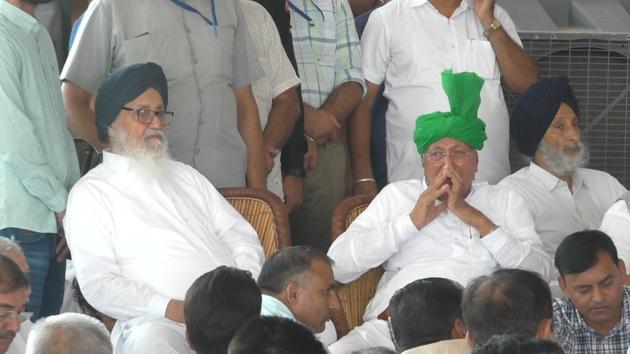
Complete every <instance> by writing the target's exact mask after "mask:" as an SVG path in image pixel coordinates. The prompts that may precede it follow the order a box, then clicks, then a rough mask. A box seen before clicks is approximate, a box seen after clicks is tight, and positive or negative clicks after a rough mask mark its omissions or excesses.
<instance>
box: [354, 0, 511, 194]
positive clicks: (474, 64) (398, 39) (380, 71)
mask: <svg viewBox="0 0 630 354" xmlns="http://www.w3.org/2000/svg"><path fill="white" fill-rule="evenodd" d="M472 3H473V1H472V0H463V1H462V2H461V4H460V6H459V7H458V8H457V9H456V10H455V12H454V13H453V15H452V16H451V17H450V18H446V17H445V16H444V15H442V14H440V13H439V12H438V11H437V10H436V9H435V7H433V5H431V3H430V2H428V1H427V0H396V1H390V2H389V3H387V4H385V5H384V6H382V7H380V8H378V9H377V10H374V12H372V14H371V15H370V20H369V22H368V23H367V25H366V27H365V31H364V32H363V36H362V37H361V53H362V56H361V69H362V70H363V75H364V77H365V79H366V80H367V81H370V82H372V83H374V84H381V83H383V82H384V83H385V91H384V93H383V95H384V96H385V97H387V99H388V100H389V106H388V108H387V115H386V122H387V137H386V141H387V169H388V171H387V175H388V176H387V177H388V180H389V181H390V182H395V181H401V180H406V179H410V178H421V177H422V175H423V169H422V162H421V159H420V156H419V155H418V152H417V150H416V146H415V144H414V143H413V139H412V137H413V131H414V129H415V123H416V118H417V117H418V116H420V115H422V114H426V113H432V112H435V111H443V112H448V111H450V107H449V103H448V98H447V96H446V94H445V93H444V89H443V88H442V79H441V75H440V74H441V73H442V71H444V70H445V69H452V70H453V72H455V73H458V72H465V71H470V72H475V73H476V74H477V75H479V76H480V77H481V78H483V79H484V80H485V83H484V85H483V88H482V90H481V105H480V107H479V115H478V116H479V117H480V118H481V119H482V120H483V121H484V122H485V123H486V133H487V134H488V140H487V141H486V144H485V146H484V148H483V150H481V152H480V153H479V173H478V174H477V179H478V180H481V181H489V182H490V183H497V182H499V181H500V180H501V178H503V177H505V176H507V175H508V174H509V173H510V164H509V158H508V151H509V132H508V120H509V119H508V112H507V108H506V105H505V100H504V97H503V91H502V89H501V72H500V71H499V65H498V63H497V60H496V57H495V54H494V50H493V49H492V46H491V45H490V42H488V40H487V38H486V37H484V35H483V32H484V30H485V28H484V27H483V25H482V24H481V22H480V21H479V19H478V18H477V15H476V14H475V12H474V9H473V5H472ZM494 14H495V16H496V17H497V19H498V20H499V21H501V23H502V25H503V28H504V29H505V31H507V33H508V35H509V36H510V37H511V38H512V39H513V40H514V42H516V44H518V45H521V42H520V39H519V38H518V34H517V33H516V28H515V26H514V23H513V22H512V20H511V19H510V17H509V16H508V14H507V13H506V12H505V11H504V10H503V9H502V8H501V7H499V6H496V7H495V11H494Z"/></svg>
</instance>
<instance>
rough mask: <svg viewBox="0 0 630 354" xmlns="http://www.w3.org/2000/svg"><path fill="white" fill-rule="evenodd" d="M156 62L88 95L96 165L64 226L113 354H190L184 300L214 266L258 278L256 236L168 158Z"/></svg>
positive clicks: (204, 183) (117, 75)
mask: <svg viewBox="0 0 630 354" xmlns="http://www.w3.org/2000/svg"><path fill="white" fill-rule="evenodd" d="M167 105H168V89H167V84H166V78H165V76H164V73H163V71H162V68H161V67H160V66H158V65H157V64H153V63H147V64H136V65H131V66H128V67H123V68H120V69H117V70H115V71H113V72H112V73H111V74H110V75H109V77H108V78H107V79H106V80H105V81H104V82H103V83H102V85H101V87H100V89H99V94H98V96H97V97H96V103H95V115H96V125H97V130H98V136H99V139H100V140H101V141H102V142H103V143H110V145H109V146H110V148H109V150H108V151H106V152H105V153H104V156H103V163H102V164H101V165H99V166H97V167H96V168H94V169H93V170H91V171H90V172H89V173H88V174H87V175H85V176H84V177H83V178H82V179H81V180H80V181H79V182H78V184H77V185H76V186H75V188H73V189H72V191H71V194H70V197H69V202H68V210H67V213H66V219H65V227H66V234H67V237H68V244H69V246H70V250H71V252H72V255H73V261H74V265H75V267H76V275H77V280H78V281H79V284H80V286H81V289H82V291H83V294H84V296H85V298H86V299H87V300H88V301H89V303H90V304H92V305H93V306H94V307H95V308H96V309H97V310H99V311H101V312H103V313H104V314H106V315H108V316H110V317H112V318H115V319H116V320H117V322H116V325H115V327H114V329H113V331H112V343H113V344H114V346H115V349H114V350H115V351H116V352H117V353H134V354H135V353H191V351H190V349H189V348H188V346H187V345H186V340H185V335H184V333H185V328H184V325H183V322H184V315H183V301H182V300H183V299H184V296H185V293H186V290H188V288H189V286H190V285H191V284H192V282H193V281H194V280H195V279H197V278H198V277H199V276H200V275H202V274H204V273H206V272H207V271H209V270H212V269H214V268H216V267H218V266H220V265H228V266H235V267H238V268H242V269H245V270H248V271H250V272H251V273H252V275H253V277H254V278H255V277H257V276H258V273H259V272H260V269H261V265H262V262H263V260H264V254H263V250H262V247H261V245H260V242H259V240H258V238H257V236H256V232H255V231H254V229H253V228H252V227H251V226H250V225H249V224H248V223H247V222H246V221H245V220H244V219H243V218H242V217H241V216H240V214H238V212H237V211H235V210H234V209H233V208H232V207H231V206H230V204H229V203H228V202H227V201H226V200H225V199H223V198H222V197H221V195H220V194H219V193H218V192H217V191H216V189H214V187H213V186H212V184H210V182H208V180H207V179H206V178H205V177H203V176H202V175H201V174H200V173H199V172H197V171H196V170H194V169H193V168H192V167H189V166H187V165H185V164H182V163H179V162H176V161H173V160H171V159H170V158H168V147H167V140H166V135H165V128H166V126H167V125H168V124H169V123H170V122H171V121H172V119H173V113H172V112H168V111H166V108H167Z"/></svg>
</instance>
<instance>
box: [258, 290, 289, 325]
mask: <svg viewBox="0 0 630 354" xmlns="http://www.w3.org/2000/svg"><path fill="white" fill-rule="evenodd" d="M261 307H262V311H261V312H262V313H261V314H262V315H263V316H278V317H284V318H289V319H292V320H293V321H295V316H293V313H292V312H291V310H289V308H288V307H287V305H285V304H284V303H283V302H282V301H280V300H278V299H276V298H275V297H273V296H271V295H266V294H262V304H261Z"/></svg>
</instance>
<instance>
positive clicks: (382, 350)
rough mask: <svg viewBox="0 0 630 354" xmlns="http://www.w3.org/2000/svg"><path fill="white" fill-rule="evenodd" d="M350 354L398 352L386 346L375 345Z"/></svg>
mask: <svg viewBox="0 0 630 354" xmlns="http://www.w3.org/2000/svg"><path fill="white" fill-rule="evenodd" d="M350 354H397V352H395V351H393V350H391V349H388V348H385V347H375V348H366V349H361V350H355V351H353V352H351V353H350Z"/></svg>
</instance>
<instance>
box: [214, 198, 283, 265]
mask: <svg viewBox="0 0 630 354" xmlns="http://www.w3.org/2000/svg"><path fill="white" fill-rule="evenodd" d="M219 192H220V193H221V194H222V195H223V197H224V198H225V199H227V201H228V202H230V204H232V206H233V207H234V209H236V210H237V211H238V212H239V213H241V215H243V217H244V218H245V219H246V220H247V221H248V222H249V223H250V224H251V225H252V227H253V228H254V230H256V233H258V237H259V238H260V243H261V244H262V246H263V249H264V250H265V256H267V257H269V256H271V255H272V254H274V253H275V252H276V251H278V250H279V249H281V248H284V247H288V246H291V233H290V231H289V218H288V216H287V209H286V208H285V206H284V203H282V201H281V200H280V198H278V197H277V196H276V195H275V194H273V193H271V192H268V191H265V190H260V189H252V188H219Z"/></svg>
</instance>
